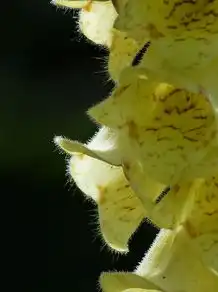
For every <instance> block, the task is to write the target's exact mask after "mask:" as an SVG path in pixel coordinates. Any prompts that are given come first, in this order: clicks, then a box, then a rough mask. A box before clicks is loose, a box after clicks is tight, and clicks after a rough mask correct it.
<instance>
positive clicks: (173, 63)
mask: <svg viewBox="0 0 218 292" xmlns="http://www.w3.org/2000/svg"><path fill="white" fill-rule="evenodd" d="M53 2H54V1H53ZM55 3H56V5H60V4H62V5H64V6H68V7H73V8H81V9H82V10H81V13H80V17H79V18H80V20H79V23H80V28H81V31H82V32H83V33H84V34H85V35H86V36H87V37H88V38H89V39H90V40H93V41H94V42H95V43H97V44H103V45H106V46H108V48H109V52H110V53H109V57H108V71H109V74H110V76H111V78H112V79H113V80H114V81H115V83H116V84H115V89H114V91H113V92H112V95H111V96H110V97H108V98H107V99H106V100H104V101H103V102H100V103H99V104H97V105H96V106H94V107H92V108H91V109H89V111H88V114H89V116H90V117H91V118H92V119H93V120H94V121H95V122H97V123H98V124H99V125H100V129H99V131H98V133H97V134H96V135H95V136H94V137H93V138H92V139H91V140H90V141H88V142H87V143H86V144H81V143H79V142H78V141H71V140H69V139H66V138H63V137H56V138H55V142H56V144H57V145H58V146H59V147H60V148H61V149H62V150H63V151H65V152H66V153H68V154H69V155H70V159H69V163H68V173H69V175H70V176H71V177H72V179H73V181H74V182H75V183H76V185H77V186H78V187H79V188H80V190H81V191H82V192H83V193H84V194H85V195H86V196H88V197H90V198H92V199H93V200H94V201H95V202H96V203H97V206H98V213H99V225H100V232H101V234H102V236H103V238H104V240H105V242H106V243H107V244H108V245H109V246H110V247H111V248H113V249H116V250H118V251H120V252H127V251H128V240H129V238H130V237H131V236H132V234H133V233H134V232H135V230H136V229H137V227H138V226H139V224H140V223H141V222H142V220H143V219H144V218H148V219H149V220H150V221H151V222H152V223H153V224H155V225H156V226H157V227H159V228H160V229H161V231H160V233H159V235H158V236H157V238H156V240H155V242H154V244H153V245H152V247H151V248H150V250H149V251H148V253H147V254H146V255H145V257H144V259H143V260H142V263H141V264H140V265H139V267H138V268H137V269H136V270H135V271H134V272H133V273H103V274H102V276H101V279H100V283H101V287H102V289H103V291H104V292H119V291H126V292H143V291H144V292H207V291H211V292H212V291H218V277H217V273H218V225H217V222H218V155H217V153H218V144H217V143H218V142H217V130H218V129H217V120H216V118H217V113H216V94H217V92H218V90H217V82H216V81H215V80H216V74H217V73H218V72H217V68H218V67H217V64H218V63H217V61H218V53H217V52H218V51H217V44H218V32H217V17H216V16H217V9H218V1H217V0H213V1H210V0H205V1H200V0H199V1H184V2H181V1H176V0H174V1H158V0H154V1H146V0H143V1H142V0H139V1H135V0H134V1H133V0H116V1H115V0H113V1H104V0H102V1H100V0H99V1H91V0H90V1H88V0H87V1H67V0H65V1H61V0H56V1H55ZM182 52H184V54H182ZM190 267H191V270H190ZM181 275H182V276H181Z"/></svg>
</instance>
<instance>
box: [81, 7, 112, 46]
mask: <svg viewBox="0 0 218 292" xmlns="http://www.w3.org/2000/svg"><path fill="white" fill-rule="evenodd" d="M116 17H117V13H116V10H115V8H114V6H113V4H112V2H111V1H104V2H102V1H98V2H97V1H93V2H92V3H91V4H90V9H82V10H81V11H80V16H79V26H80V29H81V31H82V33H83V34H84V35H85V36H86V37H87V38H88V39H90V40H91V41H93V42H94V43H96V44H100V45H106V46H108V47H110V46H111V41H112V28H113V24H114V20H115V19H116Z"/></svg>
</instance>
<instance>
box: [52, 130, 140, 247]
mask: <svg viewBox="0 0 218 292" xmlns="http://www.w3.org/2000/svg"><path fill="white" fill-rule="evenodd" d="M109 136H110V135H109ZM106 137H107V138H108V129H107V128H104V129H101V130H100V131H99V132H98V134H97V135H96V136H95V137H94V138H93V140H92V141H91V142H89V143H88V145H87V146H83V145H82V144H79V143H78V142H69V141H68V140H58V141H57V142H58V143H57V144H59V145H60V146H61V147H62V149H64V150H65V151H67V152H68V153H70V154H73V155H72V157H71V159H70V162H69V168H68V169H69V174H70V176H71V177H72V178H73V180H74V182H75V183H76V185H77V186H78V188H80V190H81V191H82V192H83V193H85V194H86V195H87V196H89V197H91V198H92V199H94V200H95V202H96V203H97V204H98V212H99V221H100V228H101V233H102V236H103V238H104V240H105V241H106V243H107V244H108V245H109V246H111V247H112V248H114V249H116V250H118V251H122V252H126V251H128V240H129V238H130V237H131V235H132V234H133V233H134V232H135V230H136V229H137V228H138V226H139V224H140V223H141V221H142V220H143V218H144V217H145V210H144V209H143V206H142V205H141V202H140V201H139V199H138V198H137V197H136V196H135V194H134V193H133V191H132V190H131V188H130V186H129V184H128V181H127V180H126V178H125V176H124V174H123V171H122V168H121V167H117V166H112V165H110V164H108V163H105V162H104V161H102V160H103V159H102V156H101V155H102V152H101V153H100V155H99V152H98V151H97V149H100V147H101V149H104V150H105V152H106V149H108V147H107V146H108V145H109V146H110V145H111V144H110V142H108V141H107V140H106ZM110 137H111V136H110ZM104 139H105V140H104ZM89 147H90V148H91V149H95V150H90V148H89ZM96 153H97V155H99V157H100V156H101V157H100V158H99V157H98V156H96ZM111 157H113V155H112V156H111ZM111 160H112V158H111V159H110V161H111ZM114 226H116V228H114Z"/></svg>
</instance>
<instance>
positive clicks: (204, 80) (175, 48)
mask: <svg viewBox="0 0 218 292" xmlns="http://www.w3.org/2000/svg"><path fill="white" fill-rule="evenodd" d="M115 27H116V28H117V29H118V30H121V31H124V32H126V33H127V35H128V36H129V37H131V38H133V39H135V40H137V41H139V42H140V41H141V40H142V39H144V40H145V41H146V40H147V39H149V40H150V41H151V46H150V48H149V51H148V53H147V54H146V56H145V57H144V60H143V65H142V66H143V67H145V68H146V69H147V71H148V73H149V71H151V72H153V73H154V74H155V75H156V77H157V78H160V79H161V80H162V81H165V82H169V83H172V84H174V85H175V86H179V87H183V88H185V89H187V90H191V91H194V92H199V91H202V90H204V91H205V92H207V94H208V96H210V98H211V101H212V102H213V105H214V106H215V107H216V109H217V107H218V96H217V92H218V88H217V77H216V76H217V75H218V30H217V28H218V1H217V0H212V1H211V0H196V1H180V0H172V1H160V0H153V1H148V0H138V1H135V0H128V1H127V3H126V5H124V6H123V7H122V9H121V10H120V12H119V17H118V18H117V20H116V23H115ZM178 56H179V57H178Z"/></svg>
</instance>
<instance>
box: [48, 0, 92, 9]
mask: <svg viewBox="0 0 218 292" xmlns="http://www.w3.org/2000/svg"><path fill="white" fill-rule="evenodd" d="M89 2H90V1H89V0H79V1H77V0H52V1H51V3H52V4H54V5H56V6H61V7H68V8H84V7H86V5H88V4H89Z"/></svg>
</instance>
